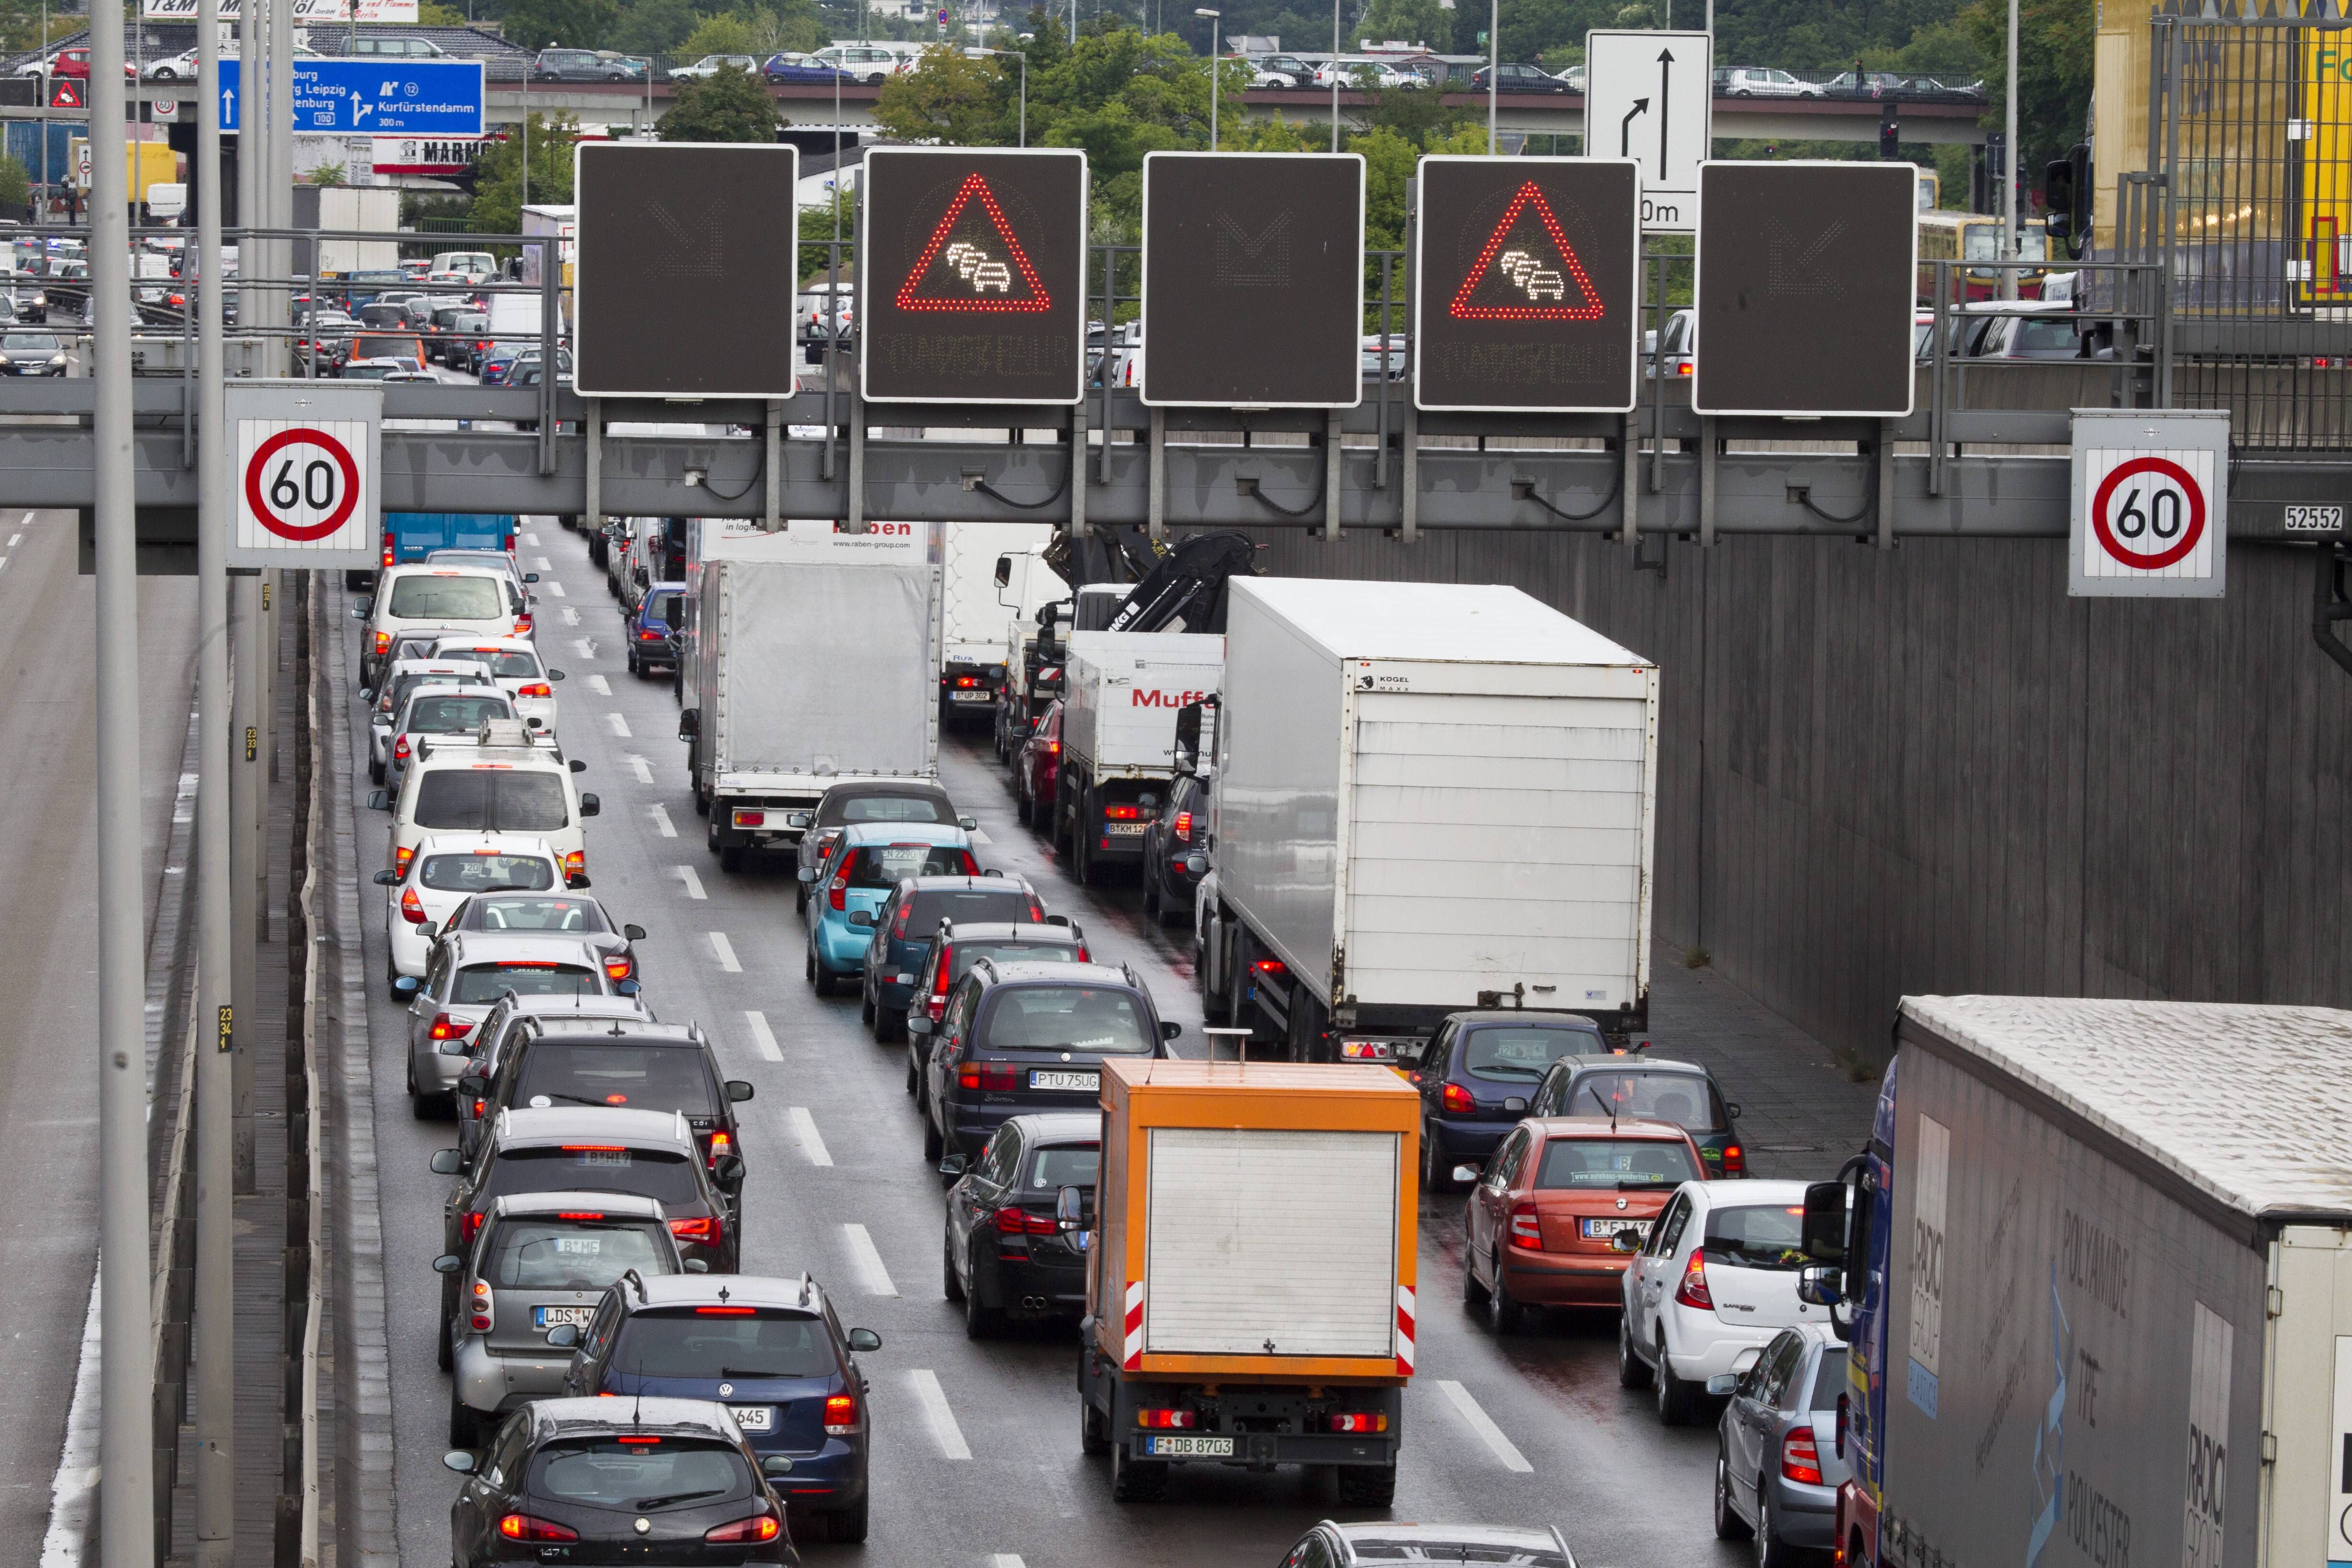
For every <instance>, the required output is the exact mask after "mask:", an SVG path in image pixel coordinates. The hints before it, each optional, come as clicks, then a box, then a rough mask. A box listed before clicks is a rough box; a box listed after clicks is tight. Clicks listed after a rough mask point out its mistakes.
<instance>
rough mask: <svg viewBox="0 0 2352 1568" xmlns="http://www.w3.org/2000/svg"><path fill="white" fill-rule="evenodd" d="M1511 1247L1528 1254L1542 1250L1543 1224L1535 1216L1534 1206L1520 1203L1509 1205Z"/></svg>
mask: <svg viewBox="0 0 2352 1568" xmlns="http://www.w3.org/2000/svg"><path fill="white" fill-rule="evenodd" d="M1511 1245H1512V1246H1513V1247H1526V1248H1527V1249H1528V1251H1529V1252H1541V1251H1542V1250H1543V1222H1542V1221H1541V1220H1540V1219H1538V1217H1537V1215H1536V1205H1533V1204H1531V1203H1527V1202H1524V1201H1522V1202H1519V1203H1516V1204H1513V1205H1511Z"/></svg>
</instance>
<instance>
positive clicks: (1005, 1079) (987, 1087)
mask: <svg viewBox="0 0 2352 1568" xmlns="http://www.w3.org/2000/svg"><path fill="white" fill-rule="evenodd" d="M1020 1077H1021V1073H1020V1070H1019V1069H1018V1068H1015V1067H1014V1066H1013V1064H1012V1063H1011V1062H966V1063H964V1064H963V1066H962V1067H961V1068H958V1069H957V1071H956V1082H957V1084H958V1085H960V1086H961V1087H962V1088H964V1089H979V1090H980V1091H981V1092H982V1093H983V1094H989V1093H994V1094H1010V1093H1011V1092H1012V1091H1013V1089H1016V1088H1018V1087H1019V1079H1020Z"/></svg>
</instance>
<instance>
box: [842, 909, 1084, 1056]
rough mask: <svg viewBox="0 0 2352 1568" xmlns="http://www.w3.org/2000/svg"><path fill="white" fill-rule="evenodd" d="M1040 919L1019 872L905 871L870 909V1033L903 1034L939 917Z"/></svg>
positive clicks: (864, 994) (865, 995)
mask: <svg viewBox="0 0 2352 1568" xmlns="http://www.w3.org/2000/svg"><path fill="white" fill-rule="evenodd" d="M940 921H954V922H955V923H956V924H958V925H961V924H964V923H965V922H966V921H1029V922H1031V923H1032V924H1038V925H1042V924H1043V923H1045V905H1044V904H1042V903H1040V902H1038V900H1037V890H1036V889H1034V888H1032V887H1031V886H1030V885H1029V881H1028V879H1027V878H1025V877H1017V876H1016V877H1007V876H1006V875H1004V874H1003V872H1001V871H987V872H983V873H982V874H981V875H980V876H977V877H909V878H908V879H905V880H904V881H902V882H900V883H899V884H898V887H897V888H895V889H892V890H891V893H890V897H889V898H888V900H886V901H885V902H884V903H883V905H882V907H881V908H880V909H879V910H876V911H875V913H874V926H875V934H874V941H873V942H872V943H871V944H870V945H869V946H868V947H867V948H866V973H865V975H864V978H863V980H862V982H861V989H860V991H859V1001H860V1002H861V1003H862V1004H863V1005H862V1006H861V1008H860V1011H861V1012H862V1013H863V1014H864V1016H865V1018H866V1024H867V1026H869V1027H871V1028H872V1029H873V1031H874V1037H875V1039H876V1040H877V1041H879V1042H880V1043H881V1044H883V1045H886V1046H887V1045H888V1044H890V1043H891V1042H892V1041H893V1040H898V1039H902V1038H904V1037H905V1030H906V1027H907V1005H908V1003H909V1002H910V1001H912V1000H913V999H914V994H915V978H916V976H917V975H918V974H919V973H920V972H921V971H922V967H923V960H924V959H925V957H927V956H928V955H929V952H930V950H931V938H932V937H934V936H936V935H938V934H939V929H940ZM1057 929H1058V928H1057Z"/></svg>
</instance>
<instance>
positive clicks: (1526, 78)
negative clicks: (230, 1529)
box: [1470, 60, 1570, 93]
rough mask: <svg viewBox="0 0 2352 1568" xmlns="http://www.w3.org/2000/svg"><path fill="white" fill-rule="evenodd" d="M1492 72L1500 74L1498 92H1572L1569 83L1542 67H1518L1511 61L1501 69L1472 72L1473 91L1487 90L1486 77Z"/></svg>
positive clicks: (1494, 68)
mask: <svg viewBox="0 0 2352 1568" xmlns="http://www.w3.org/2000/svg"><path fill="white" fill-rule="evenodd" d="M1490 70H1494V71H1497V72H1498V73H1499V74H1498V76H1497V81H1498V82H1499V84H1500V85H1499V86H1497V87H1496V89H1495V90H1496V91H1497V92H1543V93H1560V92H1567V91H1569V90H1570V89H1569V85H1568V83H1566V82H1564V81H1562V80H1560V79H1559V78H1558V77H1556V76H1553V75H1552V74H1551V73H1550V72H1549V71H1547V70H1545V69H1544V68H1542V67H1541V66H1529V65H1516V64H1514V63H1512V62H1511V61H1509V60H1505V61H1504V62H1503V63H1502V65H1501V66H1499V67H1492V66H1489V67H1481V68H1479V69H1477V70H1475V71H1474V72H1472V73H1471V76H1470V90H1471V91H1473V92H1484V91H1486V75H1487V72H1488V71H1490Z"/></svg>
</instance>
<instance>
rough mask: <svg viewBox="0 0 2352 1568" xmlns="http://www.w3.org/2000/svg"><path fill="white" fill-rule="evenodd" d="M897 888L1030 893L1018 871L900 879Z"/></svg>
mask: <svg viewBox="0 0 2352 1568" xmlns="http://www.w3.org/2000/svg"><path fill="white" fill-rule="evenodd" d="M898 886H899V887H901V888H912V889H915V891H917V892H919V893H948V892H967V893H986V892H993V891H1001V890H1003V889H1006V888H1017V889H1020V890H1021V891H1023V892H1028V891H1031V889H1030V887H1029V879H1028V878H1026V877H1024V876H1023V875H1022V874H1021V873H1020V872H1018V871H1002V872H996V873H982V874H979V875H973V874H971V873H968V872H961V871H959V872H955V873H953V874H951V875H949V876H944V877H901V878H899V879H898Z"/></svg>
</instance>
